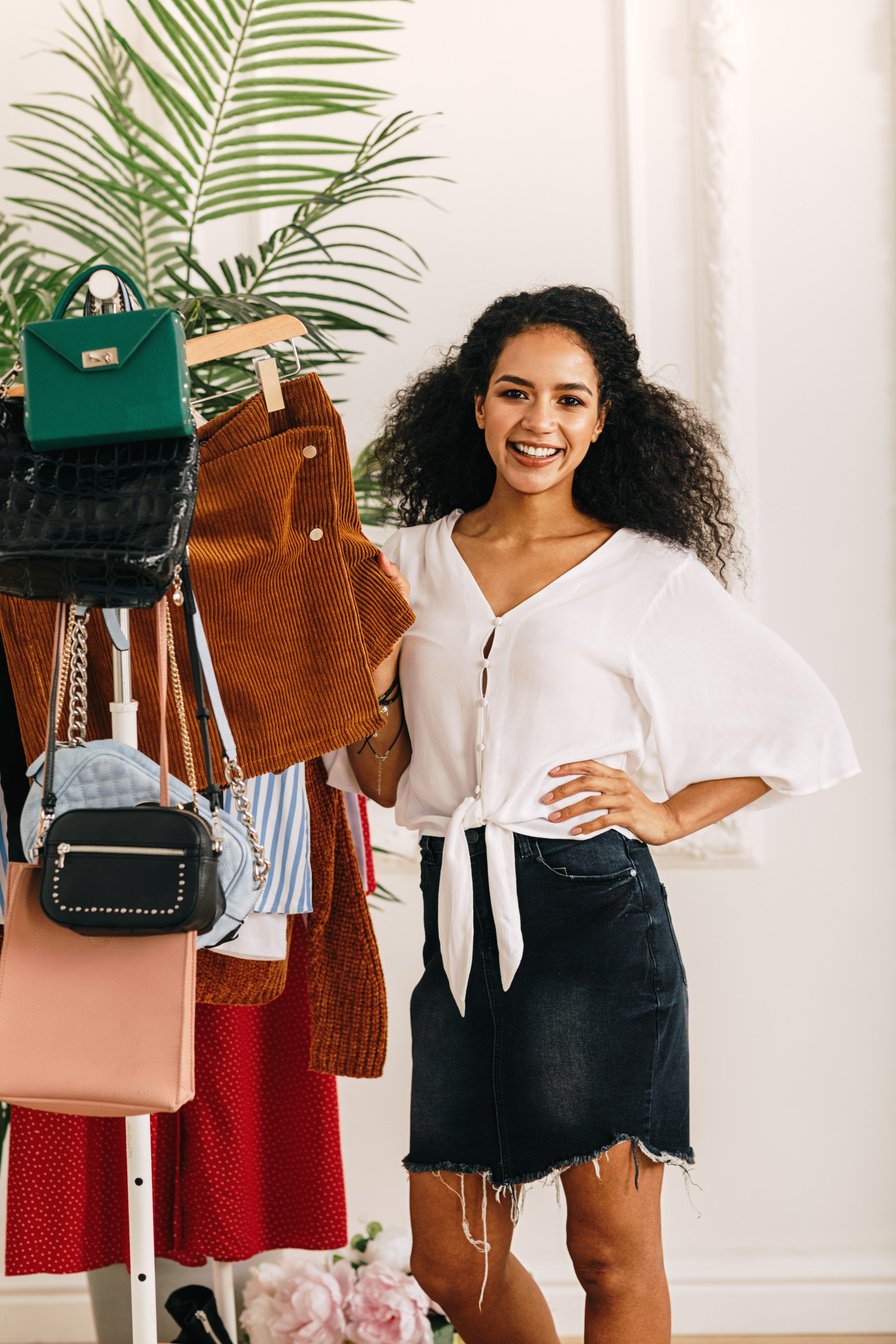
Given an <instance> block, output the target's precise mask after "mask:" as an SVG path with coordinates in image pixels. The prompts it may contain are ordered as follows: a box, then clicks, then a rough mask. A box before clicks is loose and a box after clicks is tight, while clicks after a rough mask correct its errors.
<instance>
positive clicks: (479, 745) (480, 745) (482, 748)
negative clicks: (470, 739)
mask: <svg viewBox="0 0 896 1344" xmlns="http://www.w3.org/2000/svg"><path fill="white" fill-rule="evenodd" d="M476 750H477V751H485V743H484V742H477V743H476Z"/></svg>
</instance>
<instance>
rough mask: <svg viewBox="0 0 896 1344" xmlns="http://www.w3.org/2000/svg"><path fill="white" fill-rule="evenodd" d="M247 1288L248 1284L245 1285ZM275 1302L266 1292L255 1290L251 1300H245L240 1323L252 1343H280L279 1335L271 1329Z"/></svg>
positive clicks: (274, 1314)
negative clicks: (275, 1334)
mask: <svg viewBox="0 0 896 1344" xmlns="http://www.w3.org/2000/svg"><path fill="white" fill-rule="evenodd" d="M246 1286H247V1289H248V1284H247V1285H246ZM276 1314H277V1304H276V1302H275V1301H274V1299H273V1297H269V1296H268V1295H267V1294H266V1293H263V1292H260V1291H259V1292H256V1294H255V1296H254V1297H253V1299H252V1300H251V1302H247V1303H246V1306H245V1309H244V1310H243V1312H242V1315H241V1316H240V1325H241V1326H242V1327H243V1329H244V1330H245V1331H246V1334H247V1335H248V1336H249V1339H250V1340H251V1342H252V1344H280V1337H279V1336H277V1337H275V1336H274V1334H273V1331H272V1324H273V1320H274V1317H275V1316H276Z"/></svg>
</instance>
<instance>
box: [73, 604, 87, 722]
mask: <svg viewBox="0 0 896 1344" xmlns="http://www.w3.org/2000/svg"><path fill="white" fill-rule="evenodd" d="M89 619H90V612H89V611H88V612H85V614H84V615H83V616H79V615H77V614H76V615H75V619H74V622H73V624H72V652H71V664H70V668H69V683H68V745H69V746H70V747H77V746H83V745H84V743H85V742H86V741H87V622H88V621H89Z"/></svg>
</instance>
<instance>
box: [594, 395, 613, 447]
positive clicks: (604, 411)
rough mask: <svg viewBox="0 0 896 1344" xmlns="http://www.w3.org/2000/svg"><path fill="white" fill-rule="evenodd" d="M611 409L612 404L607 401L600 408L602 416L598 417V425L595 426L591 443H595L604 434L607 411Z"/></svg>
mask: <svg viewBox="0 0 896 1344" xmlns="http://www.w3.org/2000/svg"><path fill="white" fill-rule="evenodd" d="M609 409H610V403H609V402H608V401H605V402H604V404H603V405H602V406H601V408H600V415H599V416H598V417H597V424H596V425H595V426H594V433H593V434H592V435H591V442H592V443H594V442H595V440H596V439H597V438H598V437H599V435H600V434H601V433H602V432H603V427H604V421H605V420H606V418H607V411H608V410H609Z"/></svg>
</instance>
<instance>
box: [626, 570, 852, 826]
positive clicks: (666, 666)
mask: <svg viewBox="0 0 896 1344" xmlns="http://www.w3.org/2000/svg"><path fill="white" fill-rule="evenodd" d="M632 675H633V680H634V688H635V693H636V695H637V696H638V698H639V700H640V701H641V703H642V704H643V705H644V707H645V709H646V710H647V712H648V715H649V717H650V721H651V724H652V727H653V735H654V739H655V742H656V747H657V752H658V756H659V765H660V769H661V772H662V775H663V781H664V784H665V787H666V790H667V793H668V794H669V795H672V794H674V793H677V792H678V791H679V790H680V789H683V788H686V787H687V785H689V784H694V783H697V782H698V781H700V780H706V779H731V778H737V777H739V776H747V775H758V776H759V777H760V778H761V779H763V780H764V781H765V782H766V784H768V785H769V786H770V789H771V792H769V793H767V794H763V796H762V797H761V798H759V799H757V800H756V802H755V803H753V804H750V806H751V807H754V808H755V807H761V806H768V805H769V804H771V803H774V802H777V801H778V800H779V799H780V798H782V797H783V796H786V795H796V794H806V793H814V792H815V791H816V790H818V789H826V788H829V787H830V786H831V785H832V784H837V783H839V781H840V780H843V779H847V778H849V776H850V775H855V774H858V772H859V768H860V767H859V763H858V761H857V759H856V754H855V751H854V749H853V744H852V740H851V738H850V735H849V731H848V729H847V727H846V724H845V722H844V720H843V716H842V714H841V713H840V709H839V707H838V705H837V702H836V701H835V699H834V697H833V696H832V694H831V692H830V691H829V690H828V688H827V687H826V686H825V684H824V682H823V681H822V680H821V678H820V677H819V676H818V675H817V674H816V673H815V672H814V671H813V669H812V668H811V667H810V666H809V665H808V663H806V662H805V661H804V660H803V658H801V657H800V655H799V654H798V653H797V652H796V651H795V650H794V649H792V648H791V647H790V645H789V644H787V643H786V642H785V641H784V640H783V639H781V638H780V636H779V635H777V634H775V633H774V631H772V630H770V629H769V628H768V627H767V626H765V625H763V624H762V622H761V621H759V620H758V619H757V618H756V617H755V616H754V615H753V614H752V613H751V612H750V611H748V610H747V608H746V607H745V606H744V605H743V604H742V602H741V601H739V600H738V599H737V598H735V597H732V595H731V594H730V593H728V592H727V591H726V590H725V589H724V588H723V587H722V585H721V584H720V583H719V582H718V580H717V579H716V578H715V577H714V576H713V574H712V573H711V572H710V571H709V569H708V568H707V567H706V566H705V565H704V564H702V563H701V561H699V560H698V559H697V558H696V556H693V555H692V556H688V557H687V558H686V559H685V560H684V561H683V562H682V564H681V565H680V566H679V567H678V568H677V569H676V570H675V571H674V572H673V573H672V574H671V575H670V576H669V578H668V579H667V580H666V581H665V583H664V585H663V587H662V588H661V589H660V591H659V593H658V594H657V595H656V597H655V598H654V599H653V601H652V603H651V605H650V607H649V608H648V610H647V612H646V613H645V615H644V617H643V618H642V620H641V622H640V624H639V626H638V628H637V630H636V632H635V635H634V638H633V642H632Z"/></svg>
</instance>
